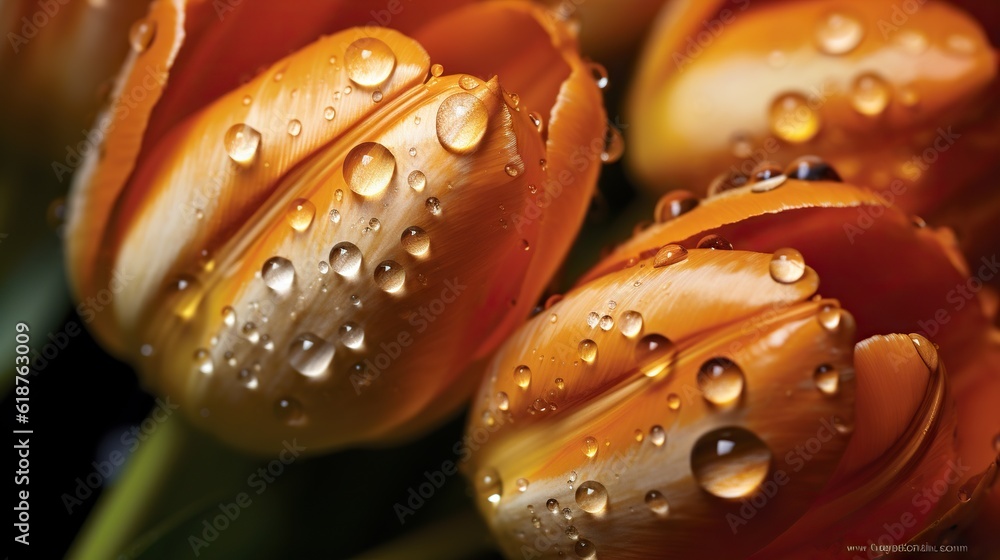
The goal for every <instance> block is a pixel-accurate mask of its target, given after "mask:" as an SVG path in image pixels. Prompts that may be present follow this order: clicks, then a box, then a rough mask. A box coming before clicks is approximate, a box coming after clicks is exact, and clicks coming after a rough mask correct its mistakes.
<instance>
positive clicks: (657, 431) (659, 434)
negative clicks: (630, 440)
mask: <svg viewBox="0 0 1000 560" xmlns="http://www.w3.org/2000/svg"><path fill="white" fill-rule="evenodd" d="M666 441H667V432H666V430H664V429H663V426H660V425H659V424H657V425H655V426H653V427H652V428H650V429H649V442H650V443H652V444H653V445H655V446H656V447H663V444H664V443H666Z"/></svg>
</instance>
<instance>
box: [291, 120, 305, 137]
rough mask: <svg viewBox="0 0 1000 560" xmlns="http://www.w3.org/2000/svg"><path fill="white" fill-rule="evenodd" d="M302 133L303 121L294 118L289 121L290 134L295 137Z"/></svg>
mask: <svg viewBox="0 0 1000 560" xmlns="http://www.w3.org/2000/svg"><path fill="white" fill-rule="evenodd" d="M301 133H302V121H300V120H299V119H292V120H290V121H288V135H289V136H292V137H295V136H298V135H299V134H301Z"/></svg>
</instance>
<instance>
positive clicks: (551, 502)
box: [545, 498, 559, 513]
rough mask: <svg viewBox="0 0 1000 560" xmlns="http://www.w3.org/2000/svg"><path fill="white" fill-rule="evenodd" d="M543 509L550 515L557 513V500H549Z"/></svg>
mask: <svg viewBox="0 0 1000 560" xmlns="http://www.w3.org/2000/svg"><path fill="white" fill-rule="evenodd" d="M545 508H546V509H548V510H549V511H551V512H552V513H559V500H557V499H555V498H549V499H548V500H546V502H545Z"/></svg>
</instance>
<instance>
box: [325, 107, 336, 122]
mask: <svg viewBox="0 0 1000 560" xmlns="http://www.w3.org/2000/svg"><path fill="white" fill-rule="evenodd" d="M336 116H337V110H336V109H334V108H333V107H326V108H325V109H323V118H324V119H326V120H328V121H332V120H333V117H336Z"/></svg>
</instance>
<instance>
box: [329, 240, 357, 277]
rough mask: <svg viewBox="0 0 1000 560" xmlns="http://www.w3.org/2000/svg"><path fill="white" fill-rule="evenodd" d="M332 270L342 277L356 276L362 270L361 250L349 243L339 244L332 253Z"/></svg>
mask: <svg viewBox="0 0 1000 560" xmlns="http://www.w3.org/2000/svg"><path fill="white" fill-rule="evenodd" d="M330 268H332V269H333V271H334V272H336V273H337V274H339V275H341V276H354V275H355V274H357V273H358V269H359V268H361V249H358V247H357V246H356V245H354V244H353V243H350V242H348V241H343V242H341V243H337V244H336V245H334V246H333V249H332V250H331V251H330Z"/></svg>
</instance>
